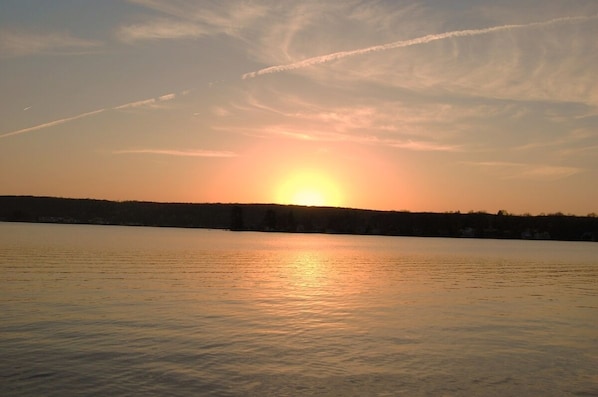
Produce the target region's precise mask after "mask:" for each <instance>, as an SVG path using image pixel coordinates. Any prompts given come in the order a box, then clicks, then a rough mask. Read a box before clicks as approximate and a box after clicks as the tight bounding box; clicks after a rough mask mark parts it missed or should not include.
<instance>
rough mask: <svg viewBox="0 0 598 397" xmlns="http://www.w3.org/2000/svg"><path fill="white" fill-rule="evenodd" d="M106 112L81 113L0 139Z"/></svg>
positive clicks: (100, 110)
mask: <svg viewBox="0 0 598 397" xmlns="http://www.w3.org/2000/svg"><path fill="white" fill-rule="evenodd" d="M105 110H106V109H98V110H94V111H91V112H86V113H81V114H78V115H76V116H72V117H65V118H63V119H58V120H54V121H50V122H48V123H44V124H39V125H36V126H33V127H28V128H23V129H21V130H16V131H12V132H7V133H5V134H2V135H0V139H1V138H6V137H9V136H13V135H20V134H24V133H26V132H31V131H36V130H41V129H43V128H48V127H53V126H56V125H60V124H64V123H68V122H69V121H74V120H78V119H82V118H85V117H90V116H93V115H96V114H98V113H102V112H103V111H105Z"/></svg>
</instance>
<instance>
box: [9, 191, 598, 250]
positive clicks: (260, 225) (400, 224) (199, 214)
mask: <svg viewBox="0 0 598 397" xmlns="http://www.w3.org/2000/svg"><path fill="white" fill-rule="evenodd" d="M0 221H5V222H45V223H76V224H105V225H130V226H158V227H187V228H211V229H230V230H235V231H264V232H290V233H338V234H364V235H368V234H370V235H392V236H421V237H471V238H504V239H543V240H576V241H596V240H597V239H598V217H596V215H595V214H590V215H588V216H574V215H564V214H562V213H556V214H547V215H546V214H543V215H536V216H533V215H513V214H509V213H508V212H506V211H504V210H501V211H499V212H498V213H496V214H489V213H486V212H469V213H460V212H450V213H432V212H409V211H376V210H363V209H351V208H336V207H305V206H297V205H278V204H223V203H210V204H207V203H206V204H194V203H156V202H144V201H108V200H94V199H70V198H58V197H34V196H0Z"/></svg>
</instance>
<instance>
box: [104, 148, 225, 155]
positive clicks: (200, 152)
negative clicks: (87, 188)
mask: <svg viewBox="0 0 598 397" xmlns="http://www.w3.org/2000/svg"><path fill="white" fill-rule="evenodd" d="M112 154H155V155H165V156H179V157H236V156H237V154H236V153H234V152H229V151H218V150H170V149H125V150H115V151H113V152H112Z"/></svg>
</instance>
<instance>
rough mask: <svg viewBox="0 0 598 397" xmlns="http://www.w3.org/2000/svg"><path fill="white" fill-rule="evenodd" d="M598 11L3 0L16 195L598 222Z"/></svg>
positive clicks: (521, 2)
mask: <svg viewBox="0 0 598 397" xmlns="http://www.w3.org/2000/svg"><path fill="white" fill-rule="evenodd" d="M597 37H598V1H595V0H562V1H558V0H516V1H515V0H504V1H496V0H476V1H473V0H452V1H442V2H440V1H431V0H425V1H400V0H393V1H353V0H342V1H321V0H318V1H310V0H307V1H234V0H230V1H184V0H180V1H177V0H172V1H162V0H130V1H125V0H122V1H116V0H105V1H92V0H55V1H45V0H37V1H36V0H0V104H1V106H0V194H2V195H36V196H58V197H74V198H96V199H109V200H142V201H160V202H196V203H199V202H220V203H280V204H302V205H329V206H343V207H351V208H366V209H378V210H407V211H433V212H449V211H450V212H452V211H460V212H469V211H486V212H490V213H493V212H497V211H498V210H505V211H507V212H510V213H515V214H524V213H530V214H541V213H555V212H562V213H566V214H576V215H586V214H588V213H595V212H598V182H597V181H598V72H597V70H598V69H597V66H596V65H598V40H596V38H597Z"/></svg>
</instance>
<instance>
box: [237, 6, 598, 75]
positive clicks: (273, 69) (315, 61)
mask: <svg viewBox="0 0 598 397" xmlns="http://www.w3.org/2000/svg"><path fill="white" fill-rule="evenodd" d="M597 17H598V15H590V16H577V17H561V18H555V19H551V20H548V21H543V22H532V23H528V24H520V25H501V26H493V27H490V28H484V29H468V30H456V31H453V32H446V33H439V34H429V35H427V36H422V37H418V38H415V39H410V40H401V41H395V42H392V43H386V44H381V45H375V46H372V47H366V48H360V49H357V50H352V51H339V52H333V53H332V54H327V55H320V56H317V57H313V58H307V59H304V60H302V61H299V62H294V63H289V64H285V65H276V66H270V67H267V68H264V69H260V70H258V71H255V72H250V73H245V74H244V75H243V76H242V78H243V79H251V78H254V77H257V76H261V75H263V74H270V73H279V72H285V71H287V70H295V69H301V68H305V67H308V66H313V65H319V64H322V63H327V62H331V61H336V60H338V59H343V58H347V57H352V56H355V55H364V54H369V53H370V52H379V51H386V50H392V49H395V48H403V47H410V46H413V45H418V44H426V43H430V42H432V41H436V40H444V39H449V38H452V37H466V36H478V35H482V34H488V33H493V32H500V31H503V30H510V29H523V28H533V27H538V26H546V25H552V24H558V23H567V22H574V21H582V20H588V19H595V18H597Z"/></svg>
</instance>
